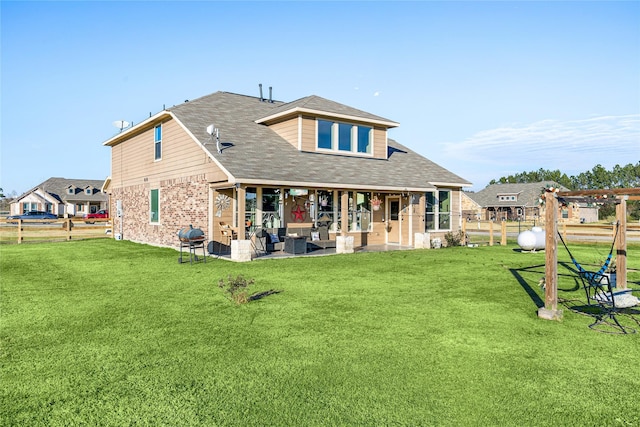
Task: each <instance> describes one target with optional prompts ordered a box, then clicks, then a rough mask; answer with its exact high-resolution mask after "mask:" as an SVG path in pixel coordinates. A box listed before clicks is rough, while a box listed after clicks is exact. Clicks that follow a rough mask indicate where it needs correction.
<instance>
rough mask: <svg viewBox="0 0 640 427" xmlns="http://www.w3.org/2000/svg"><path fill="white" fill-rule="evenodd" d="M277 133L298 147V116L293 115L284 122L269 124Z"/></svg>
mask: <svg viewBox="0 0 640 427" xmlns="http://www.w3.org/2000/svg"><path fill="white" fill-rule="evenodd" d="M269 128H270V129H272V130H273V131H274V132H275V133H277V134H278V135H280V136H281V137H282V138H283V139H284V140H285V141H287V142H288V143H289V144H291V145H293V146H294V147H296V148H298V117H293V118H291V119H289V120H285V121H284V122H280V123H274V124H272V125H271V126H269Z"/></svg>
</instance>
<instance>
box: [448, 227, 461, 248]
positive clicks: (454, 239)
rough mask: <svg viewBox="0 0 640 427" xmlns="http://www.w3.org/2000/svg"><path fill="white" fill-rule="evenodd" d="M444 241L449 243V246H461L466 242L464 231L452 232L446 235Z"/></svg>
mask: <svg viewBox="0 0 640 427" xmlns="http://www.w3.org/2000/svg"><path fill="white" fill-rule="evenodd" d="M444 239H445V240H446V241H447V246H460V245H461V244H462V242H463V241H464V233H463V232H462V230H460V231H458V232H457V233H453V232H451V231H450V232H448V233H447V234H445V235H444Z"/></svg>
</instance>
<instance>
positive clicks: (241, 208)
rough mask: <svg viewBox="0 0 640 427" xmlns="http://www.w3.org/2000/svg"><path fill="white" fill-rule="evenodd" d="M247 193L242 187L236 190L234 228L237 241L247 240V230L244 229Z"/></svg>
mask: <svg viewBox="0 0 640 427" xmlns="http://www.w3.org/2000/svg"><path fill="white" fill-rule="evenodd" d="M246 197H247V191H246V190H245V188H244V187H238V188H237V190H236V198H237V206H238V224H237V225H236V227H237V228H238V240H246V239H247V228H246V223H245V221H246V219H245V216H246V212H247V210H246V209H247V204H246Z"/></svg>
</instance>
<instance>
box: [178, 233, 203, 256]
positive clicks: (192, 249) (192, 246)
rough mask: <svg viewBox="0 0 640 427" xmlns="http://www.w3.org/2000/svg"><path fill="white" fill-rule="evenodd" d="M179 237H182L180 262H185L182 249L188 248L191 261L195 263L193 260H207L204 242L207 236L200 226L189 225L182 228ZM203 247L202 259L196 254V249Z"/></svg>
mask: <svg viewBox="0 0 640 427" xmlns="http://www.w3.org/2000/svg"><path fill="white" fill-rule="evenodd" d="M178 239H180V258H178V262H179V263H181V264H182V263H183V262H186V261H183V259H182V249H183V248H186V249H188V250H189V262H190V263H191V264H193V261H194V260H195V261H196V262H197V261H204V262H205V263H206V262H207V256H206V255H205V252H204V242H205V240H206V239H205V236H204V232H203V231H202V230H200V229H199V228H193V225H190V226H189V227H184V228H181V229H180V230H179V231H178ZM198 248H202V259H199V258H198V255H196V249H198Z"/></svg>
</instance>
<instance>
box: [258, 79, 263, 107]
mask: <svg viewBox="0 0 640 427" xmlns="http://www.w3.org/2000/svg"><path fill="white" fill-rule="evenodd" d="M258 86H260V102H262V101H264V98H263V97H262V83H260V84H259V85H258Z"/></svg>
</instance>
